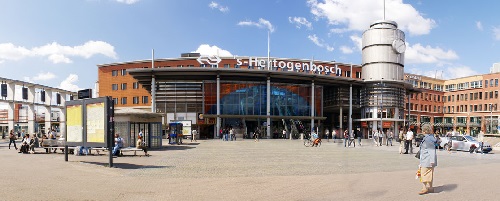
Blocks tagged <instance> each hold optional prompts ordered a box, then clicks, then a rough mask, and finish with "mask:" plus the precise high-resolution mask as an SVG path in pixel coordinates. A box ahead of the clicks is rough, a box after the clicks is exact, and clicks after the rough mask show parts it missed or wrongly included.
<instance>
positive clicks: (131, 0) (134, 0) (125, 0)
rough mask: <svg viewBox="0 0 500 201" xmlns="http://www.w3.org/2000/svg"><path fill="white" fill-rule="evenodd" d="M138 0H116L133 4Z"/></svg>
mask: <svg viewBox="0 0 500 201" xmlns="http://www.w3.org/2000/svg"><path fill="white" fill-rule="evenodd" d="M139 1H140V0H116V2H118V3H124V4H134V3H137V2H139Z"/></svg>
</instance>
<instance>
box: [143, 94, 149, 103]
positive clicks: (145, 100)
mask: <svg viewBox="0 0 500 201" xmlns="http://www.w3.org/2000/svg"><path fill="white" fill-rule="evenodd" d="M148 99H149V96H143V97H142V103H143V104H146V103H148V102H149V100H148Z"/></svg>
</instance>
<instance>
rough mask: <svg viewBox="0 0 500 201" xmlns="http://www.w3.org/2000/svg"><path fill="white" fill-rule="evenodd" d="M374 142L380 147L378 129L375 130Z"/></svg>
mask: <svg viewBox="0 0 500 201" xmlns="http://www.w3.org/2000/svg"><path fill="white" fill-rule="evenodd" d="M373 142H375V146H377V147H378V130H373Z"/></svg>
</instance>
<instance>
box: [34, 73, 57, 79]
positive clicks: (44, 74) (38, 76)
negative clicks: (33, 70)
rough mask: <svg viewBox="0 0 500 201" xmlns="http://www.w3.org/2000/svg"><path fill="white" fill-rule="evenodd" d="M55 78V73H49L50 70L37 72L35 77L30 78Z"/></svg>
mask: <svg viewBox="0 0 500 201" xmlns="http://www.w3.org/2000/svg"><path fill="white" fill-rule="evenodd" d="M54 78H56V75H54V73H51V72H46V73H44V72H41V73H38V75H36V76H35V77H33V78H31V79H32V80H33V81H40V80H43V81H44V80H51V79H54Z"/></svg>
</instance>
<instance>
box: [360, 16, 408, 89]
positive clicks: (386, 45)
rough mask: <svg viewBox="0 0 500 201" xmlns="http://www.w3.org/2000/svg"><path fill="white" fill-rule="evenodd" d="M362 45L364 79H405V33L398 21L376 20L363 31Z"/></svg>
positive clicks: (376, 80)
mask: <svg viewBox="0 0 500 201" xmlns="http://www.w3.org/2000/svg"><path fill="white" fill-rule="evenodd" d="M362 47H363V49H362V54H363V62H362V68H363V74H362V75H361V78H362V79H364V80H365V81H367V82H370V81H375V82H379V81H380V80H384V81H403V76H404V51H405V49H406V45H405V34H404V32H403V31H401V30H399V29H398V24H397V23H396V22H394V21H387V20H381V21H376V22H374V23H373V24H372V25H370V29H368V30H366V31H365V32H364V33H363V42H362Z"/></svg>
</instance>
